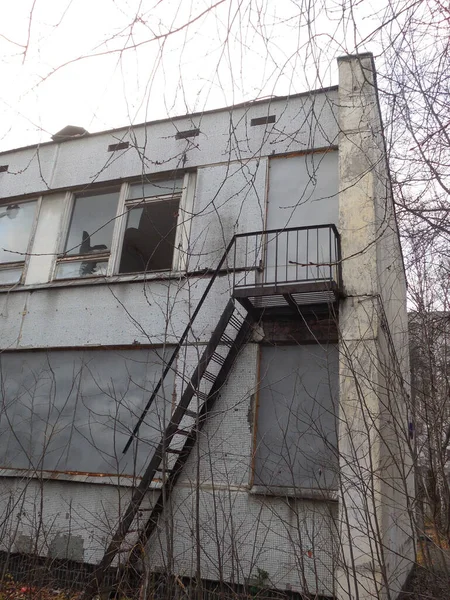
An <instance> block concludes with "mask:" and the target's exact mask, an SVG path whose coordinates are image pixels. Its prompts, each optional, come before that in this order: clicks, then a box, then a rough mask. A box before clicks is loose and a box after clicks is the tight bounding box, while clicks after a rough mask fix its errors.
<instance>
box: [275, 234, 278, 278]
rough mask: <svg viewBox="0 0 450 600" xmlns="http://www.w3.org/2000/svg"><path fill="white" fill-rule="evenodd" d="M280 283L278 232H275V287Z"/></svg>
mask: <svg viewBox="0 0 450 600" xmlns="http://www.w3.org/2000/svg"><path fill="white" fill-rule="evenodd" d="M277 283H278V234H275V287H276V286H277Z"/></svg>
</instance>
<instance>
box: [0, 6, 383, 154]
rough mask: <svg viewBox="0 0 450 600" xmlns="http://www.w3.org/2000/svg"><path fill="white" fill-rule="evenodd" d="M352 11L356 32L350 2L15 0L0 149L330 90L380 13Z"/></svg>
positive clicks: (2, 67)
mask: <svg viewBox="0 0 450 600" xmlns="http://www.w3.org/2000/svg"><path fill="white" fill-rule="evenodd" d="M357 6H358V10H359V17H358V27H357V30H355V27H354V25H353V22H352V19H353V18H354V10H356V9H355V8H354V7H352V8H353V13H351V11H349V7H347V5H346V0H339V1H336V2H335V1H334V0H315V1H314V2H307V1H306V0H20V1H19V2H16V3H14V4H12V5H10V6H8V11H4V14H2V20H1V23H0V57H1V61H0V76H1V80H2V86H1V88H0V105H1V114H2V116H3V118H2V119H1V120H0V150H6V149H11V148H16V147H20V146H23V145H27V144H34V143H40V142H44V141H49V140H50V138H51V135H52V134H54V133H56V132H57V131H59V130H60V129H62V128H63V127H65V126H66V125H69V124H70V125H78V126H81V127H84V128H86V129H87V130H88V131H90V132H94V131H101V130H104V129H110V128H114V127H120V126H126V125H128V124H133V123H139V122H143V121H148V120H154V119H159V118H165V117H171V116H175V115H181V114H186V113H189V112H194V111H195V112H197V111H202V110H205V109H212V108H218V107H222V106H227V105H231V104H235V103H239V102H242V101H245V100H253V99H257V98H262V97H266V96H269V95H273V94H274V95H286V94H290V93H298V92H303V91H306V90H308V89H312V88H317V87H325V86H328V85H334V84H336V83H337V69H336V64H335V60H334V59H335V57H336V56H338V55H342V54H345V53H347V52H353V51H354V50H355V47H359V49H360V50H361V51H365V50H371V49H372V48H371V47H370V44H365V43H364V42H363V44H362V45H360V44H359V42H360V40H364V39H365V38H366V37H367V36H368V35H369V34H370V32H371V31H372V30H373V29H374V28H375V27H376V23H377V19H379V18H380V14H381V13H380V12H378V13H377V12H375V11H374V9H373V7H372V3H371V1H369V0H362V1H361V2H359V3H358V4H357ZM377 6H379V5H377ZM377 10H378V11H380V9H379V8H378V9H377ZM350 13H351V14H350Z"/></svg>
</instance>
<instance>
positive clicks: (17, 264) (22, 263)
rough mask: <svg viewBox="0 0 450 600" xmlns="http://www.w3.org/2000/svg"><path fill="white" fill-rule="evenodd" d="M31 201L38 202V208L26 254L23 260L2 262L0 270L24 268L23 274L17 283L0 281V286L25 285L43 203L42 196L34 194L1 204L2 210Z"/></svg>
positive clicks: (3, 201) (4, 201) (0, 208)
mask: <svg viewBox="0 0 450 600" xmlns="http://www.w3.org/2000/svg"><path fill="white" fill-rule="evenodd" d="M29 202H36V210H35V213H34V218H33V224H32V225H31V230H30V237H29V238H28V244H27V248H26V251H25V252H26V254H25V256H24V257H23V260H12V261H11V262H5V263H0V271H12V270H14V269H20V268H21V269H22V274H21V276H20V279H19V280H18V281H16V282H15V283H0V288H4V287H13V286H16V285H23V283H24V281H25V278H26V275H27V270H28V264H29V262H30V255H31V254H32V250H33V243H34V237H35V235H36V229H37V224H38V218H39V213H40V210H41V204H42V196H33V197H31V198H26V199H20V198H19V199H17V198H16V199H8V200H2V202H1V204H0V211H1V210H2V209H3V207H5V208H6V207H7V206H10V205H11V204H27V203H29Z"/></svg>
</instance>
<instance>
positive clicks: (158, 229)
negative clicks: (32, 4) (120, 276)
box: [119, 198, 180, 273]
mask: <svg viewBox="0 0 450 600" xmlns="http://www.w3.org/2000/svg"><path fill="white" fill-rule="evenodd" d="M179 204H180V199H179V198H172V199H165V200H161V201H160V202H158V201H155V202H150V203H147V204H144V205H139V206H136V207H130V208H129V211H128V217H127V227H126V230H125V235H124V239H123V247H122V256H121V260H120V267H119V273H140V272H143V271H169V270H171V269H172V262H173V253H174V246H175V235H176V225H177V219H178V210H179Z"/></svg>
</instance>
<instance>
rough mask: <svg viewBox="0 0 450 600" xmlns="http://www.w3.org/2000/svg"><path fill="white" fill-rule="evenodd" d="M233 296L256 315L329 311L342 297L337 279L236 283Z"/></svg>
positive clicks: (258, 316)
mask: <svg viewBox="0 0 450 600" xmlns="http://www.w3.org/2000/svg"><path fill="white" fill-rule="evenodd" d="M233 296H234V298H236V300H237V301H238V302H240V303H241V304H242V306H243V307H244V308H246V309H247V310H248V311H249V312H251V313H252V315H254V316H255V317H257V318H261V317H264V316H266V317H273V316H276V315H278V314H279V315H281V314H284V315H292V316H294V315H296V314H297V315H299V314H304V313H305V312H311V311H316V310H318V309H321V310H322V311H324V310H325V311H328V310H329V309H330V305H335V304H336V303H337V301H338V299H339V286H338V284H337V282H336V281H333V280H327V281H308V282H297V283H290V284H277V285H258V286H240V287H235V289H234V291H233Z"/></svg>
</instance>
